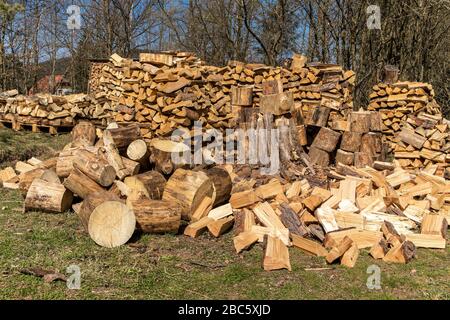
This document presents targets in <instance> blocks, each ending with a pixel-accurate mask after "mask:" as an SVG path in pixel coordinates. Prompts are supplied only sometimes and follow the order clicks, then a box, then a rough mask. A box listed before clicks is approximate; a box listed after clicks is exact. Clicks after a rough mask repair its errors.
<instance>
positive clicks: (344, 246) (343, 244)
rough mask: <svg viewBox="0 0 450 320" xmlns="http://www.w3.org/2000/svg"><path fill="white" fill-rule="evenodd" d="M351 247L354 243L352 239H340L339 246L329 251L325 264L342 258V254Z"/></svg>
mask: <svg viewBox="0 0 450 320" xmlns="http://www.w3.org/2000/svg"><path fill="white" fill-rule="evenodd" d="M353 245H354V242H353V241H352V239H350V238H349V237H347V236H346V237H344V239H342V241H340V242H339V244H337V245H336V246H334V247H332V248H331V250H330V251H329V252H328V254H327V255H326V256H325V260H326V261H327V263H333V262H334V261H336V260H337V259H339V258H340V257H342V256H343V255H344V253H345V252H346V251H347V250H348V249H350V247H351V246H353Z"/></svg>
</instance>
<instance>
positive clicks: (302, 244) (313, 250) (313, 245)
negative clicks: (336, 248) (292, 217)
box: [291, 234, 328, 257]
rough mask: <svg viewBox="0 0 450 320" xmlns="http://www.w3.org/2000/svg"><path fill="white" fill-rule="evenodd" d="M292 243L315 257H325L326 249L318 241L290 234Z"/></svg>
mask: <svg viewBox="0 0 450 320" xmlns="http://www.w3.org/2000/svg"><path fill="white" fill-rule="evenodd" d="M291 238H292V245H293V246H294V247H297V248H299V249H301V250H303V251H305V252H307V253H310V254H313V255H315V256H317V257H325V256H326V255H327V254H328V251H327V250H326V249H325V248H324V247H323V246H322V245H321V244H320V243H318V242H316V241H313V240H309V239H305V238H302V237H300V236H298V235H295V234H291Z"/></svg>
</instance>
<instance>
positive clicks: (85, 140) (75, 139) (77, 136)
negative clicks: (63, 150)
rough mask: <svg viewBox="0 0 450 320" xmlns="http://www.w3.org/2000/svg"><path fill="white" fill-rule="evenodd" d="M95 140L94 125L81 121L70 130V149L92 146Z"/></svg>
mask: <svg viewBox="0 0 450 320" xmlns="http://www.w3.org/2000/svg"><path fill="white" fill-rule="evenodd" d="M96 139H97V134H96V130H95V125H94V124H93V123H92V122H90V121H81V122H80V123H78V124H77V125H76V126H75V127H74V128H73V130H72V147H83V146H93V145H94V144H95V140H96Z"/></svg>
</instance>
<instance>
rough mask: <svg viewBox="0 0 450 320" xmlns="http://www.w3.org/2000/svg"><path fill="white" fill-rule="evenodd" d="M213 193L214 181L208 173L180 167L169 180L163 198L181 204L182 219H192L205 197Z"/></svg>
mask: <svg viewBox="0 0 450 320" xmlns="http://www.w3.org/2000/svg"><path fill="white" fill-rule="evenodd" d="M213 193H214V186H213V183H212V181H211V180H210V179H209V178H208V176H207V175H206V173H204V172H195V171H190V170H184V169H178V170H176V171H175V172H174V174H173V175H172V177H170V179H169V180H168V181H167V184H166V188H165V189H164V194H163V200H166V201H171V202H175V203H178V204H180V206H181V213H182V214H181V217H182V219H184V220H190V219H191V217H192V214H193V213H194V212H195V210H196V209H197V207H198V206H199V204H200V202H201V201H202V200H203V198H204V197H212V195H213Z"/></svg>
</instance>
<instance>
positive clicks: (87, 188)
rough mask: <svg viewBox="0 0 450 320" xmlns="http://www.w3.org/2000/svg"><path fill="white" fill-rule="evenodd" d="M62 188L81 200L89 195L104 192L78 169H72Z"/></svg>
mask: <svg viewBox="0 0 450 320" xmlns="http://www.w3.org/2000/svg"><path fill="white" fill-rule="evenodd" d="M63 184H64V186H65V187H66V188H67V189H69V190H70V191H72V192H73V194H76V195H77V196H79V197H80V198H82V199H86V197H87V196H88V195H90V194H93V193H96V192H102V191H104V190H103V188H102V187H101V186H100V185H99V184H98V183H97V182H95V181H94V180H92V179H91V178H89V177H88V176H87V175H85V174H84V173H83V172H81V171H80V170H79V169H77V168H74V169H73V170H72V172H71V173H70V175H69V176H68V177H67V178H66V179H65V180H64V183H63Z"/></svg>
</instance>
